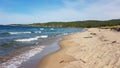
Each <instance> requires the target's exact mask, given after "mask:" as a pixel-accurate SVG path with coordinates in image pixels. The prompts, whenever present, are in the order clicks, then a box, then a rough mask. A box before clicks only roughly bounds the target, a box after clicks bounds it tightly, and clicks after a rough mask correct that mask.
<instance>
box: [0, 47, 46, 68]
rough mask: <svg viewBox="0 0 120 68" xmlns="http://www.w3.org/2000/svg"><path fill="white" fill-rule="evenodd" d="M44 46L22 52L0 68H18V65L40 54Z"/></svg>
mask: <svg viewBox="0 0 120 68" xmlns="http://www.w3.org/2000/svg"><path fill="white" fill-rule="evenodd" d="M44 48H45V46H34V47H33V48H32V49H31V50H29V51H26V52H24V53H23V54H20V55H18V56H16V57H13V58H12V59H10V60H8V61H7V62H4V63H2V64H0V68H18V67H20V65H21V64H22V63H23V62H25V61H27V60H28V59H30V58H31V57H32V56H34V55H36V54H38V53H40V52H41V51H42V50H43V49H44Z"/></svg>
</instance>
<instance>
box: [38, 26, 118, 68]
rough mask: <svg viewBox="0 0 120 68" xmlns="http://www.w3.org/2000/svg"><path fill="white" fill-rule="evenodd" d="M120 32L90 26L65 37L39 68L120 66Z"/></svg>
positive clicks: (111, 67)
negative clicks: (57, 48)
mask: <svg viewBox="0 0 120 68" xmlns="http://www.w3.org/2000/svg"><path fill="white" fill-rule="evenodd" d="M119 37H120V33H119V32H117V31H114V30H110V29H99V28H90V29H88V30H86V31H85V32H79V33H75V34H72V35H69V36H67V37H65V38H64V39H63V40H62V41H61V42H60V43H59V45H60V47H61V49H60V50H59V51H57V52H55V53H52V54H50V55H48V56H46V57H45V58H44V59H43V60H42V61H41V62H40V64H39V68H120V38H119Z"/></svg>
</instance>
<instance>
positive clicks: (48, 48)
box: [19, 36, 64, 68]
mask: <svg viewBox="0 0 120 68" xmlns="http://www.w3.org/2000/svg"><path fill="white" fill-rule="evenodd" d="M63 37H64V36H56V37H53V38H50V39H48V40H45V41H44V42H42V43H40V44H39V45H43V46H45V48H44V50H43V51H42V52H40V53H38V54H36V55H35V56H33V57H31V58H30V59H29V60H28V61H26V62H24V63H22V64H21V66H20V67H19V68H37V67H38V63H39V62H40V60H42V58H43V57H45V56H47V55H49V54H51V53H53V52H54V51H57V50H59V49H60V47H59V46H58V44H57V43H58V42H59V41H60V40H61V39H62V38H63Z"/></svg>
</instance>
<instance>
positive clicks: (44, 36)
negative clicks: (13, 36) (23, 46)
mask: <svg viewBox="0 0 120 68" xmlns="http://www.w3.org/2000/svg"><path fill="white" fill-rule="evenodd" d="M39 38H48V35H41V36H36V37H34V38H26V39H17V40H15V41H17V42H29V41H34V40H38V39H39Z"/></svg>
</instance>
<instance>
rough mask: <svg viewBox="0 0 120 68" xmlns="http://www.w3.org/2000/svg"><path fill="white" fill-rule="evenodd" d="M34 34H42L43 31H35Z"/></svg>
mask: <svg viewBox="0 0 120 68" xmlns="http://www.w3.org/2000/svg"><path fill="white" fill-rule="evenodd" d="M34 33H42V32H41V31H35V32H34Z"/></svg>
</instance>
